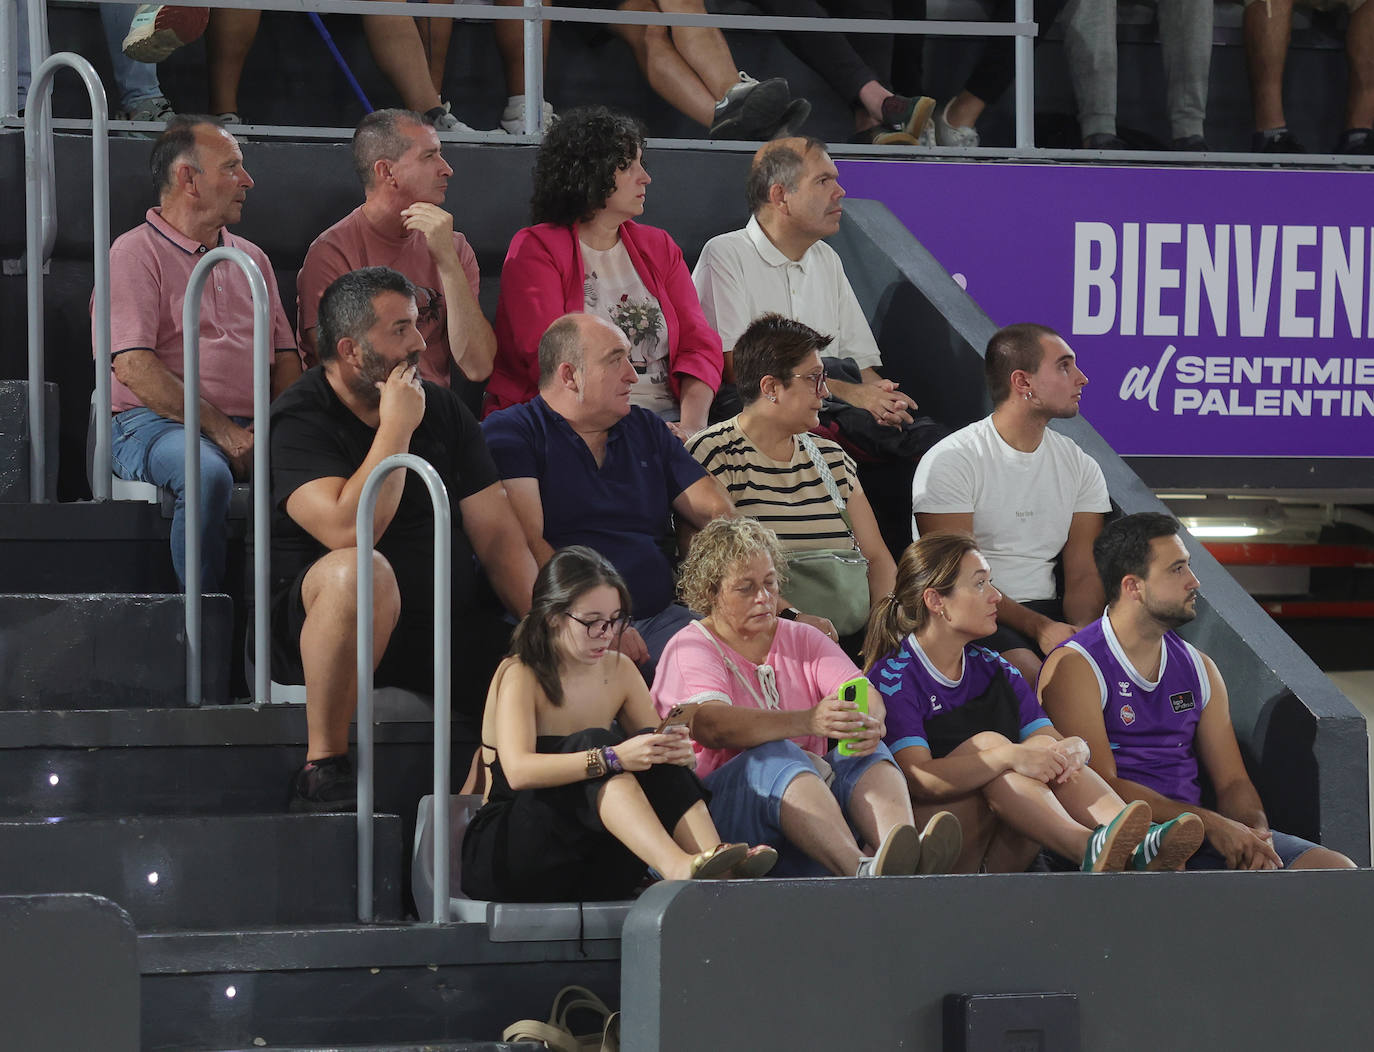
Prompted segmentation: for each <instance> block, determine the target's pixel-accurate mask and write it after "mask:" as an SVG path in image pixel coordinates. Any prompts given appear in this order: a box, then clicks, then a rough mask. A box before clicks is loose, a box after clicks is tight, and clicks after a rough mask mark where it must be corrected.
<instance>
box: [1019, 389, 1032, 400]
mask: <svg viewBox="0 0 1374 1052" xmlns="http://www.w3.org/2000/svg"><path fill="white" fill-rule="evenodd" d="M1021 397H1022V398H1024V399H1025V400H1026V401H1027V402H1029V401H1030V392H1029V391H1027V392H1026V393H1025V394H1023V395H1022V396H1021Z"/></svg>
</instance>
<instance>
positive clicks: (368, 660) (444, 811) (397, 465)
mask: <svg viewBox="0 0 1374 1052" xmlns="http://www.w3.org/2000/svg"><path fill="white" fill-rule="evenodd" d="M407 468H408V469H409V470H411V471H414V472H415V473H416V474H418V475H419V476H420V478H421V479H422V480H424V483H425V486H426V488H428V490H429V499H430V503H431V504H432V505H433V508H434V899H433V905H434V923H435V924H445V923H447V922H448V916H449V840H450V836H451V833H452V831H451V830H450V828H449V755H450V742H449V737H450V717H451V708H450V706H451V702H452V683H451V682H450V670H451V665H450V660H449V650H450V643H451V641H452V632H453V626H452V623H451V621H452V612H451V606H452V591H453V580H452V576H451V569H452V562H453V548H452V545H453V513H452V510H451V508H450V505H449V498H448V490H447V489H446V488H445V486H444V482H443V479H441V478H440V477H439V473H438V472H437V471H435V470H434V467H433V465H431V464H430V463H429V462H428V461H426V460H424V459H423V458H421V457H417V456H416V455H415V454H414V453H393V454H391V456H389V457H387V458H386V459H385V460H383V461H382V462H381V463H380V464H378V465H377V466H376V467H375V468H373V469H372V473H371V474H370V475H368V477H367V481H366V482H364V483H363V491H362V493H361V494H360V495H359V497H358V517H357V520H356V522H355V525H354V539H355V541H356V542H357V549H358V603H357V606H358V621H357V637H358V638H357V646H358V667H357V673H358V706H357V717H356V718H357V722H358V919H359V920H360V921H363V922H370V921H371V920H372V919H373V908H372V893H373V889H372V884H373V869H372V842H373V837H372V818H373V814H372V811H373V792H372V788H373V769H372V759H373V733H372V731H373V727H372V594H373V587H372V586H373V579H372V546H373V543H374V540H375V537H376V531H375V529H374V516H375V514H376V508H377V493H378V491H379V490H380V489H381V486H382V483H383V482H385V481H386V478H387V476H388V475H390V474H391V472H393V471H395V470H397V469H407Z"/></svg>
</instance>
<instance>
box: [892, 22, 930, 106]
mask: <svg viewBox="0 0 1374 1052" xmlns="http://www.w3.org/2000/svg"><path fill="white" fill-rule="evenodd" d="M892 17H893V18H910V19H916V20H918V21H919V20H923V19H924V18H925V17H926V0H893V2H892ZM925 44H926V38H925V37H923V36H919V35H916V34H913V33H898V34H896V35H895V36H894V37H893V38H892V90H893V91H895V92H897V94H899V95H921V94H923V92H922V90H921V86H922V84H923V83H924V82H925Z"/></svg>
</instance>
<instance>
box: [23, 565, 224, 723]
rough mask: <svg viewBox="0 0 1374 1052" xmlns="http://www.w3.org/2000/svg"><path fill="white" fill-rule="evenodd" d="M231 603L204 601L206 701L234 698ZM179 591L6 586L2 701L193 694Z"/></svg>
mask: <svg viewBox="0 0 1374 1052" xmlns="http://www.w3.org/2000/svg"><path fill="white" fill-rule="evenodd" d="M233 618H234V612H233V605H232V603H231V602H230V599H229V596H227V595H206V596H204V597H203V598H202V602H201V619H202V620H201V624H202V637H201V643H202V649H201V655H202V660H201V677H202V690H201V694H202V699H201V700H202V702H204V703H210V704H223V703H225V702H227V701H228V700H229V655H230V650H231V649H232V647H231V643H232V639H233V630H234V625H233ZM185 625H186V604H185V598H184V596H181V595H162V594H142V595H138V594H128V593H108V592H94V593H91V592H88V593H67V594H61V595H51V594H47V595H39V594H31V593H6V594H0V708H3V709H8V710H21V709H27V710H52V709H83V708H89V707H92V704H93V702H94V703H96V704H98V706H99V707H100V708H102V709H109V708H130V707H135V708H177V707H184V706H185V705H186V703H187V699H186V657H185V654H186V649H185V647H186V632H185Z"/></svg>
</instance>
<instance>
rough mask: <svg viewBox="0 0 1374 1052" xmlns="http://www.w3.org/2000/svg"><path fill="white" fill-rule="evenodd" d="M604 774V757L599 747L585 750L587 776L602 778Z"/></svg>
mask: <svg viewBox="0 0 1374 1052" xmlns="http://www.w3.org/2000/svg"><path fill="white" fill-rule="evenodd" d="M605 774H606V758H605V757H604V756H602V754H601V750H600V749H588V750H587V777H588V778H602V777H604V776H605Z"/></svg>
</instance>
